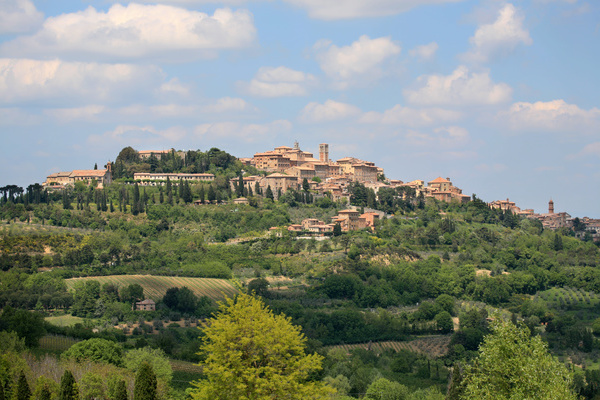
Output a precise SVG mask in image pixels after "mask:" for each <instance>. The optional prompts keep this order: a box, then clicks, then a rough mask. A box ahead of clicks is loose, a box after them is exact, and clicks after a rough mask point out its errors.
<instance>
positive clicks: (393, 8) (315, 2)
mask: <svg viewBox="0 0 600 400" xmlns="http://www.w3.org/2000/svg"><path fill="white" fill-rule="evenodd" d="M284 1H285V2H287V3H290V4H292V5H294V6H297V7H300V8H303V9H305V10H306V11H307V12H308V15H310V17H312V18H316V19H324V20H336V19H351V18H365V17H384V16H388V15H393V14H399V13H402V12H405V11H408V10H410V9H412V8H414V7H417V6H421V5H427V4H443V3H456V2H459V1H462V0H369V1H366V0H284Z"/></svg>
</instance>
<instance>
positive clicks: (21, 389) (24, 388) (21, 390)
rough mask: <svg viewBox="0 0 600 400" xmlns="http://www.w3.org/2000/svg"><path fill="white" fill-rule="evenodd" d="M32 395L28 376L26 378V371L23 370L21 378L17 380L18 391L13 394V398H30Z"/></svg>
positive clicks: (23, 399) (25, 399) (20, 399)
mask: <svg viewBox="0 0 600 400" xmlns="http://www.w3.org/2000/svg"><path fill="white" fill-rule="evenodd" d="M30 397H31V389H29V384H28V383H27V378H25V372H23V371H21V374H20V375H19V380H18V381H17V391H16V393H15V395H13V399H15V400H29V398H30Z"/></svg>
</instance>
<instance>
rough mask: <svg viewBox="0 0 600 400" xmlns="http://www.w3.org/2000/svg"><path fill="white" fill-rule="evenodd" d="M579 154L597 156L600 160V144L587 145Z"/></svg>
mask: <svg viewBox="0 0 600 400" xmlns="http://www.w3.org/2000/svg"><path fill="white" fill-rule="evenodd" d="M579 154H580V155H582V156H595V157H599V158H600V142H596V143H590V144H587V145H585V146H584V148H583V149H582V150H581V152H580V153H579Z"/></svg>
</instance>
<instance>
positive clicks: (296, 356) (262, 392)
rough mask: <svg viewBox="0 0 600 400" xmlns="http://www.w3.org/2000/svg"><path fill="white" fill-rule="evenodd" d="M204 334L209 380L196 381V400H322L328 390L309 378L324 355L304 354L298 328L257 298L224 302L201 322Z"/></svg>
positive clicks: (319, 364) (194, 393) (205, 371)
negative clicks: (208, 318) (214, 313)
mask: <svg viewBox="0 0 600 400" xmlns="http://www.w3.org/2000/svg"><path fill="white" fill-rule="evenodd" d="M204 334H205V336H204V337H203V344H202V346H201V352H202V353H203V354H205V355H206V358H205V360H204V361H203V362H202V363H201V365H202V366H203V372H204V374H205V375H206V378H207V379H206V380H203V381H198V382H195V383H194V386H196V388H195V389H193V390H192V392H191V395H192V398H193V399H195V400H201V399H207V400H208V399H210V400H220V399H222V400H226V399H227V400H229V399H276V398H285V399H326V398H329V395H330V393H331V392H332V390H331V389H330V388H328V387H326V386H324V385H323V384H322V383H320V382H314V381H311V380H310V379H309V377H310V375H311V374H312V373H313V372H317V371H319V370H320V369H321V361H322V357H321V356H320V355H317V354H310V355H307V354H305V343H306V338H305V337H304V335H303V334H302V333H301V328H300V327H297V326H294V325H292V324H291V322H290V319H289V318H286V317H285V316H283V315H275V314H273V312H272V311H271V310H270V309H269V308H267V307H266V306H265V305H264V304H263V302H262V301H261V300H260V299H258V298H256V297H253V296H250V295H247V294H239V295H238V296H237V297H236V298H234V299H233V298H230V299H227V300H226V302H224V303H222V304H221V305H220V308H219V312H218V313H217V314H216V315H215V317H213V318H211V319H210V320H208V321H207V322H206V323H205V324H204Z"/></svg>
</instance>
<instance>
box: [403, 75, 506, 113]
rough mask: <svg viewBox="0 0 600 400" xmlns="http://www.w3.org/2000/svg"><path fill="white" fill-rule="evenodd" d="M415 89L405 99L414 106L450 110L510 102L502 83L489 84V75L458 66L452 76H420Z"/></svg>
mask: <svg viewBox="0 0 600 400" xmlns="http://www.w3.org/2000/svg"><path fill="white" fill-rule="evenodd" d="M417 81H418V83H420V84H421V87H420V88H417V89H406V90H404V95H405V96H406V98H407V99H408V101H410V102H411V103H413V104H421V105H434V104H443V105H449V106H452V105H454V106H460V105H481V104H498V103H503V102H506V101H509V100H510V98H511V94H512V89H511V88H510V86H508V85H507V84H505V83H494V82H492V80H491V78H490V75H489V73H488V72H480V73H476V72H470V71H469V69H468V68H467V67H465V66H460V67H458V68H457V69H456V70H454V72H452V74H451V75H448V76H444V75H423V76H420V77H419V78H418V80H417Z"/></svg>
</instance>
